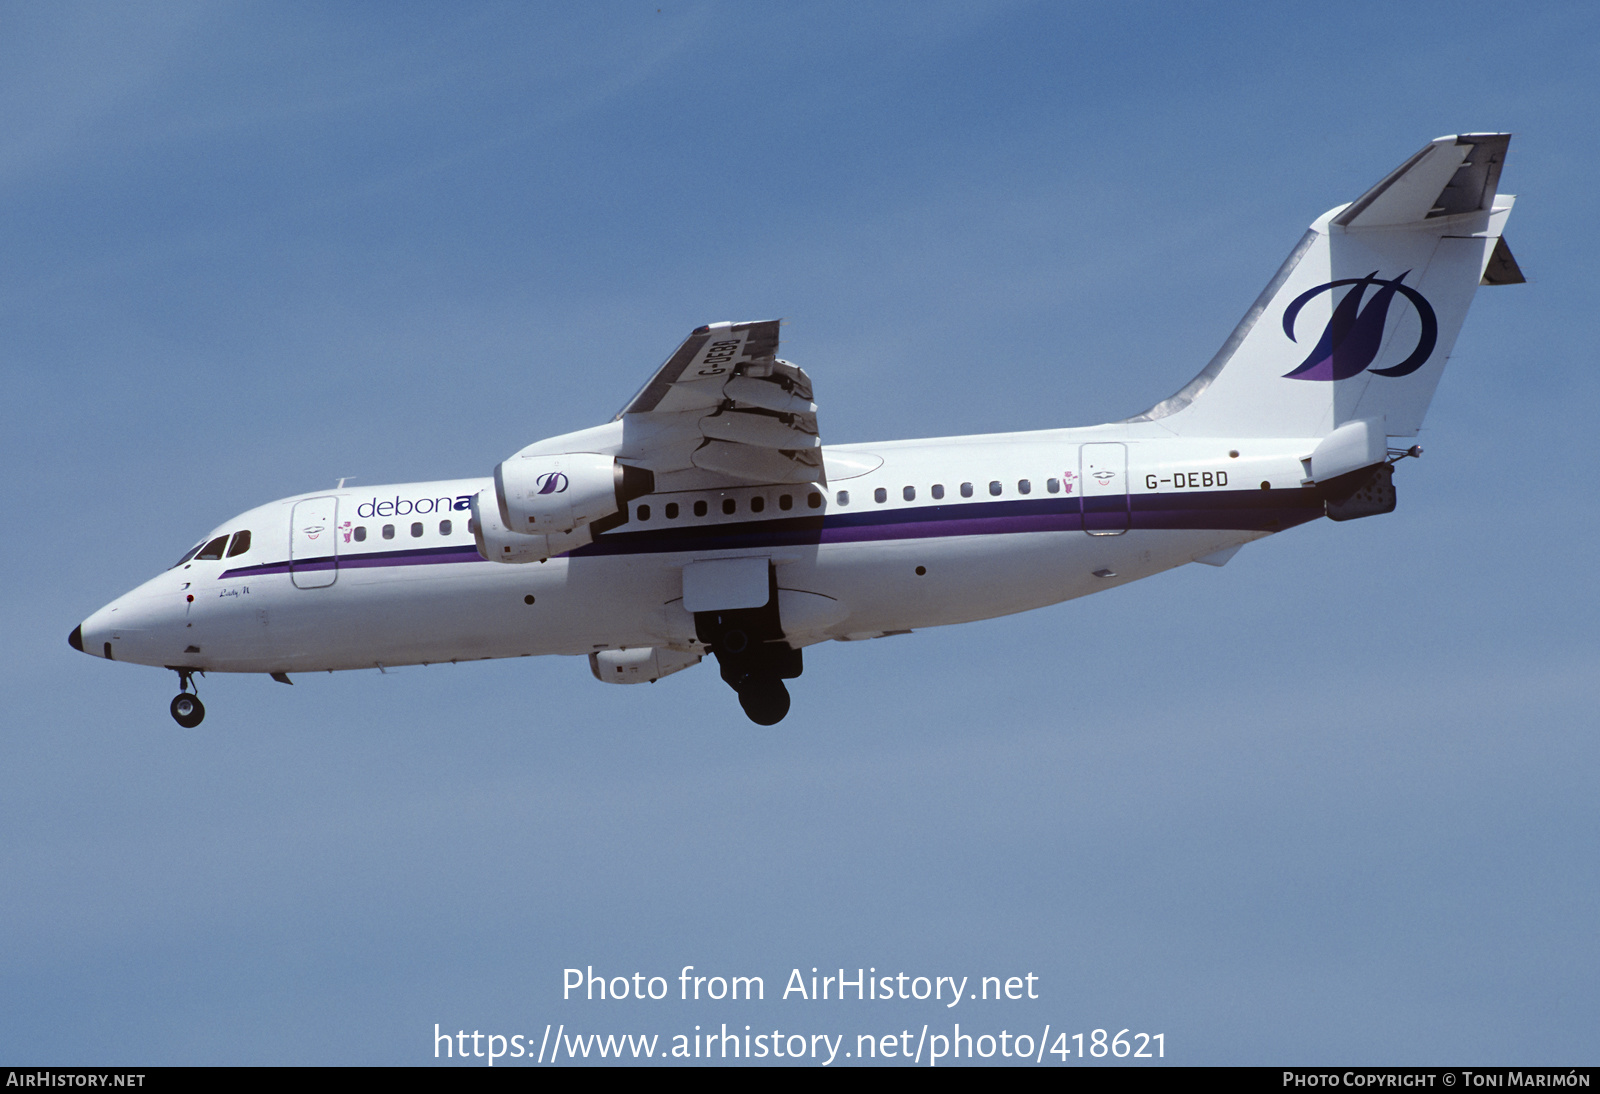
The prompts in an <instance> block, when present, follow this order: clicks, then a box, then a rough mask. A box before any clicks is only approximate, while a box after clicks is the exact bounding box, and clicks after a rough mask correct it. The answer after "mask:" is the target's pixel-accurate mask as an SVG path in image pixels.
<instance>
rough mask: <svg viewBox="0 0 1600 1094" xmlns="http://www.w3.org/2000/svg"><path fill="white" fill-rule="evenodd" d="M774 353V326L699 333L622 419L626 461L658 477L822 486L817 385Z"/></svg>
mask: <svg viewBox="0 0 1600 1094" xmlns="http://www.w3.org/2000/svg"><path fill="white" fill-rule="evenodd" d="M777 349H778V320H775V319H771V320H764V321H761V322H755V323H715V324H712V325H710V326H705V327H701V328H699V329H698V330H696V331H695V332H694V333H693V334H691V335H690V336H689V337H688V338H687V339H686V340H685V341H684V343H683V345H681V346H679V347H678V349H677V351H676V352H674V353H673V354H672V356H671V357H669V358H667V362H666V363H665V364H664V365H662V366H661V368H660V369H658V370H657V371H656V374H655V375H654V376H653V377H651V378H650V380H649V382H648V383H646V384H645V386H644V387H643V388H642V389H641V390H640V392H639V394H638V395H636V396H634V397H633V399H632V400H631V401H629V403H628V405H627V406H625V407H623V409H622V411H621V413H619V414H618V415H617V417H618V418H620V419H621V420H622V423H623V445H622V451H621V453H620V455H621V457H622V458H623V459H625V460H627V461H628V462H630V463H635V464H638V465H639V466H642V467H647V468H649V469H650V470H652V471H654V472H656V473H657V474H664V473H669V472H673V471H686V470H689V469H690V468H699V469H700V470H702V471H708V472H711V473H712V474H714V475H719V476H724V477H727V478H729V479H732V480H735V481H737V482H747V483H807V482H821V481H825V479H824V475H823V470H822V441H821V438H820V436H819V434H818V431H817V406H816V403H815V402H813V401H812V389H811V379H810V377H808V376H807V375H806V374H805V371H804V370H803V369H800V368H798V367H796V366H795V365H791V364H790V363H788V362H787V361H783V360H780V359H779V358H778V357H777V356H776V353H777Z"/></svg>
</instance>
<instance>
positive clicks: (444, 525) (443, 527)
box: [439, 520, 450, 536]
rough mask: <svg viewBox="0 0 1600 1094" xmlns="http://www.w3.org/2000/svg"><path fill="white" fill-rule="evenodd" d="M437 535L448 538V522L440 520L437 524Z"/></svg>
mask: <svg viewBox="0 0 1600 1094" xmlns="http://www.w3.org/2000/svg"><path fill="white" fill-rule="evenodd" d="M439 534H440V535H441V536H448V535H449V534H450V522H449V521H447V520H441V521H440V522H439Z"/></svg>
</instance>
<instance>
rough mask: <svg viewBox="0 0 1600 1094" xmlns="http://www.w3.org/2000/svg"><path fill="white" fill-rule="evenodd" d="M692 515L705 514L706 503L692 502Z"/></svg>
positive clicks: (699, 515)
mask: <svg viewBox="0 0 1600 1094" xmlns="http://www.w3.org/2000/svg"><path fill="white" fill-rule="evenodd" d="M694 515H695V516H697V517H703V516H705V515H706V503H705V502H703V501H697V502H695V503H694Z"/></svg>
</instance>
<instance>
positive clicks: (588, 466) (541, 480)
mask: <svg viewBox="0 0 1600 1094" xmlns="http://www.w3.org/2000/svg"><path fill="white" fill-rule="evenodd" d="M654 489H655V476H654V475H653V474H651V473H650V472H649V471H647V470H645V469H644V468H642V467H629V466H627V465H626V464H622V463H618V462H617V460H616V459H615V458H614V457H612V456H602V455H599V454H597V453H594V452H573V453H565V454H561V455H554V456H549V455H531V456H512V457H511V458H510V459H509V460H506V461H504V462H503V463H501V464H500V465H499V466H498V467H496V468H495V469H494V496H495V503H496V508H497V509H498V510H499V513H500V521H501V523H502V524H504V525H505V527H506V529H507V530H509V531H513V532H520V533H523V534H525V535H547V534H550V533H562V532H570V531H572V530H573V529H574V528H577V527H579V526H580V525H584V524H591V523H595V522H597V521H603V520H604V519H605V518H606V517H610V516H615V515H619V514H621V513H622V512H623V510H624V509H625V508H626V507H627V504H628V502H630V501H632V500H633V499H634V498H639V497H643V496H644V495H646V494H648V493H650V492H651V491H652V490H654ZM619 523H620V522H619ZM601 530H603V529H601Z"/></svg>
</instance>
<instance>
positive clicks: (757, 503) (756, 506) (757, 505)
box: [750, 497, 767, 513]
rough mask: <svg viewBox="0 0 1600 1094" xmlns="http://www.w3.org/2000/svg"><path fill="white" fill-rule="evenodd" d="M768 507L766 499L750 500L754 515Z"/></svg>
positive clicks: (756, 498) (755, 498)
mask: <svg viewBox="0 0 1600 1094" xmlns="http://www.w3.org/2000/svg"><path fill="white" fill-rule="evenodd" d="M766 507H767V499H766V498H763V497H754V498H751V499H750V511H751V512H752V513H759V512H761V510H763V509H765V508H766Z"/></svg>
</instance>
